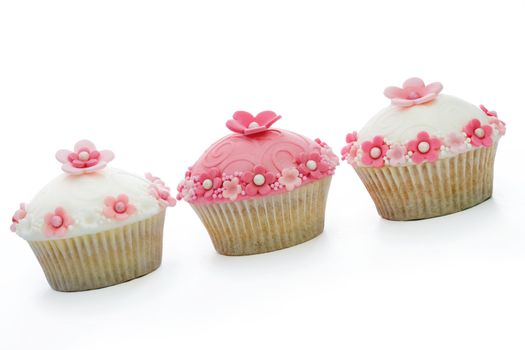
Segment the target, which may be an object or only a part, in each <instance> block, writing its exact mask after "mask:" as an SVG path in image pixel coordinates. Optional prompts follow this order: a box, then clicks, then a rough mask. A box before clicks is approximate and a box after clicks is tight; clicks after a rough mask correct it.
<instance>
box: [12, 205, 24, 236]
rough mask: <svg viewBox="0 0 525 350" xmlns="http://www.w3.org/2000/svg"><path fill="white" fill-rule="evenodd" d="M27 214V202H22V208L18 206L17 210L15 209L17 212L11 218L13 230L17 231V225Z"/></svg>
mask: <svg viewBox="0 0 525 350" xmlns="http://www.w3.org/2000/svg"><path fill="white" fill-rule="evenodd" d="M26 215H27V209H26V204H25V203H20V208H18V210H17V211H15V214H14V215H13V217H12V219H11V222H12V223H11V231H12V232H16V225H18V224H19V223H20V221H21V220H23V219H24V218H25V217H26Z"/></svg>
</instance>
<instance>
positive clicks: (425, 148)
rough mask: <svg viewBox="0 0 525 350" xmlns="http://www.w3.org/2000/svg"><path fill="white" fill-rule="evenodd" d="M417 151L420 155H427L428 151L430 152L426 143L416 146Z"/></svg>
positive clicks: (422, 142)
mask: <svg viewBox="0 0 525 350" xmlns="http://www.w3.org/2000/svg"><path fill="white" fill-rule="evenodd" d="M417 149H418V151H419V152H421V153H427V152H428V151H430V144H429V143H428V142H426V141H421V142H420V143H419V144H418V145H417Z"/></svg>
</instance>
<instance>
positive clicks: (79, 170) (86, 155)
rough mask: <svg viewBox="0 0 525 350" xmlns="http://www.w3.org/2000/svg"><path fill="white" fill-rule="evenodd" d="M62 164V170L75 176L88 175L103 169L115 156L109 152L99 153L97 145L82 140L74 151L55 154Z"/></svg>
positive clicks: (61, 151)
mask: <svg viewBox="0 0 525 350" xmlns="http://www.w3.org/2000/svg"><path fill="white" fill-rule="evenodd" d="M55 157H56V159H57V160H58V161H59V162H60V163H62V164H63V165H62V170H64V171H65V172H66V173H69V174H73V175H81V174H88V173H93V172H95V171H98V170H100V169H103V168H104V167H105V166H106V165H107V163H109V162H111V161H112V160H113V158H115V155H114V154H113V152H111V151H108V150H103V151H97V148H96V147H95V144H94V143H93V142H91V141H88V140H81V141H78V142H77V143H76V144H75V148H74V151H73V152H71V151H68V150H65V149H62V150H60V151H58V152H57V153H56V154H55Z"/></svg>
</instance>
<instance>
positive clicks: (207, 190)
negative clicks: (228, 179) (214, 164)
mask: <svg viewBox="0 0 525 350" xmlns="http://www.w3.org/2000/svg"><path fill="white" fill-rule="evenodd" d="M199 182H200V184H201V186H199V187H198V188H197V195H198V196H202V195H204V198H208V199H209V198H211V197H212V195H213V191H215V190H216V189H218V188H221V186H222V174H221V171H220V170H219V169H218V168H211V169H210V170H208V171H207V172H205V173H202V174H201V175H200V176H199Z"/></svg>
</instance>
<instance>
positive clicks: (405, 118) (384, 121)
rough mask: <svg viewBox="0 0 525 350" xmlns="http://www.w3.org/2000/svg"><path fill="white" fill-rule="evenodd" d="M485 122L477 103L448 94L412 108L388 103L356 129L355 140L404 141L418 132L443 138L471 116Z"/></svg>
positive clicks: (403, 142)
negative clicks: (357, 132)
mask: <svg viewBox="0 0 525 350" xmlns="http://www.w3.org/2000/svg"><path fill="white" fill-rule="evenodd" d="M473 118H477V119H479V120H480V122H481V124H488V122H489V119H488V117H487V115H486V114H485V113H484V112H483V111H482V110H481V109H480V108H479V107H477V106H475V105H473V104H471V103H468V102H466V101H463V100H461V99H459V98H457V97H453V96H449V95H443V94H441V95H439V96H438V97H437V98H436V99H435V100H434V101H432V102H429V103H424V104H420V105H415V106H412V107H408V108H407V107H399V106H395V105H390V106H388V107H386V108H384V109H383V110H381V111H380V112H379V113H377V114H376V115H375V116H374V117H373V118H372V119H371V120H370V121H369V122H368V123H367V124H366V125H365V126H364V127H363V129H362V130H361V131H360V132H359V140H358V141H359V142H360V143H361V142H364V141H367V140H372V139H373V138H374V137H375V136H383V137H384V138H385V140H386V141H387V142H388V143H400V144H405V143H407V142H408V141H411V140H414V139H416V136H417V134H418V133H420V132H421V131H426V132H428V133H429V134H430V135H432V136H438V137H445V136H447V135H448V134H450V133H451V132H458V131H462V130H463V128H464V127H465V126H466V125H467V124H468V123H469V122H470V121H471V120H472V119H473Z"/></svg>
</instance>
